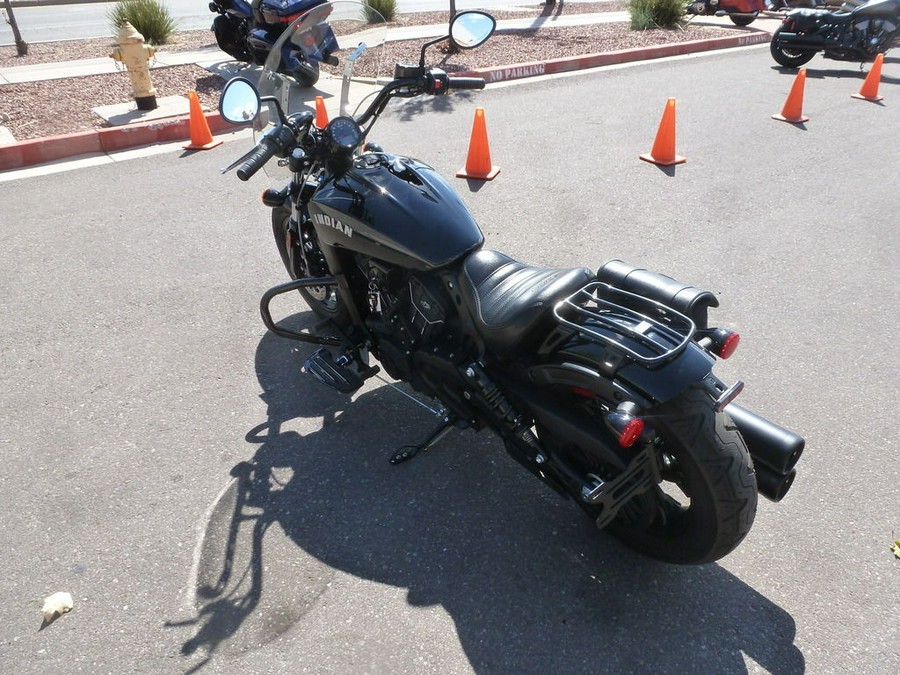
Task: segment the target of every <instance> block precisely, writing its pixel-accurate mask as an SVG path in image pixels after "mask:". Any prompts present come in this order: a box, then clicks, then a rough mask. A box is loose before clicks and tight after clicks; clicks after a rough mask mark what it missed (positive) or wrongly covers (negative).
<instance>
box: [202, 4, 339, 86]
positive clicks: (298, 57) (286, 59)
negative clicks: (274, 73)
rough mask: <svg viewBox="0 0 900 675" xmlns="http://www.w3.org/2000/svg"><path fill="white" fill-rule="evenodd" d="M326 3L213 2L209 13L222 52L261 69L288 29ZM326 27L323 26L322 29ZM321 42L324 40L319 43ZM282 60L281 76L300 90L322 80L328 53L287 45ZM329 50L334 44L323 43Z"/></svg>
mask: <svg viewBox="0 0 900 675" xmlns="http://www.w3.org/2000/svg"><path fill="white" fill-rule="evenodd" d="M324 2H325V0H252V1H251V2H247V0H213V1H212V2H210V3H209V11H211V12H215V13H216V14H217V15H218V16H216V18H215V19H213V23H212V31H213V32H214V33H215V36H216V42H217V43H218V45H219V49H221V50H222V51H223V52H225V53H226V54H228V55H229V56H232V57H233V58H235V59H237V60H238V61H242V62H243V63H246V64H248V65H256V66H261V65H263V64H265V62H266V59H268V58H269V53H270V52H271V50H272V47H274V46H275V43H277V42H278V39H279V38H280V37H281V36H282V34H283V33H284V31H285V29H286V28H287V27H288V26H290V25H291V23H292V22H293V21H294V20H295V19H297V18H298V17H299V16H300V15H301V14H303V13H304V12H306V11H308V10H309V9H311V8H313V7H316V6H319V5H322V4H323V3H324ZM326 28H327V24H325V25H324V26H323V30H324V29H326ZM320 42H321V40H320ZM285 46H286V47H287V50H286V53H285V54H283V55H282V57H281V59H280V63H281V67H282V69H283V70H282V71H281V72H282V73H283V74H285V75H290V76H291V77H293V78H294V79H295V80H296V81H297V84H299V85H300V86H301V87H311V86H313V85H314V84H315V83H316V82H318V80H319V62H320V61H322V60H325V59H326V58H327V53H325V54H316V53H310V54H309V55H308V56H305V55H304V53H303V51H301V50H298V49H296V48H294V47H293V46H292V45H290V43H287V44H286V45H285ZM324 46H325V47H326V48H327V47H332V48H333V47H334V45H328V44H324Z"/></svg>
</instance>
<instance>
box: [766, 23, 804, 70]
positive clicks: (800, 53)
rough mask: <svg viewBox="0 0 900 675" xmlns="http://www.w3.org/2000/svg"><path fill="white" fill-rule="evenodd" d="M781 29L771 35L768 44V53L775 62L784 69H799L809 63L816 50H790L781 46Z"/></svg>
mask: <svg viewBox="0 0 900 675" xmlns="http://www.w3.org/2000/svg"><path fill="white" fill-rule="evenodd" d="M782 30H783V27H779V28H777V29H776V30H775V33H773V34H772V41H771V42H770V43H769V52H771V54H772V58H773V59H775V62H776V63H777V64H778V65H780V66H784V67H785V68H799V67H800V66H802V65H804V64H806V63H809V62H810V61H811V60H812V57H814V56H815V55H816V50H814V49H813V50H809V49H797V48H796V47H795V48H791V47H789V46H786V45H784V44H782V42H781V39H780V36H781V32H782Z"/></svg>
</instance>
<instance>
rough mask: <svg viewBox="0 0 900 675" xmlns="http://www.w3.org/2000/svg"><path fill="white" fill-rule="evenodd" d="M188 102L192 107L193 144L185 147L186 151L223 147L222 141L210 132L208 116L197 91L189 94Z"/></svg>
mask: <svg viewBox="0 0 900 675" xmlns="http://www.w3.org/2000/svg"><path fill="white" fill-rule="evenodd" d="M188 101H189V102H190V105H191V142H190V143H188V144H187V145H185V146H183V147H184V149H185V150H209V149H210V148H214V147H216V146H217V145H222V141H221V140H219V141H217V140H216V139H214V138H213V135H212V132H210V130H209V124H207V122H206V115H204V114H203V108H202V106H201V105H200V99H199V98H198V97H197V92H196V91H189V92H188Z"/></svg>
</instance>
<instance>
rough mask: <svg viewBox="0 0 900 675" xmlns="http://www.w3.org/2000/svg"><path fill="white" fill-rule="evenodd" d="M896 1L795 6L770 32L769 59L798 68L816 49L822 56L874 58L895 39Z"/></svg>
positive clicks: (899, 5) (899, 16) (899, 11)
mask: <svg viewBox="0 0 900 675" xmlns="http://www.w3.org/2000/svg"><path fill="white" fill-rule="evenodd" d="M898 26H900V0H871V1H870V2H867V3H865V4H864V5H860V6H858V7H855V8H854V9H851V10H850V11H849V12H845V11H830V10H824V9H795V10H792V11H790V12H788V15H787V16H786V17H785V18H784V22H783V23H782V25H781V26H779V27H778V29H777V30H776V31H775V33H774V34H773V35H772V41H771V43H770V44H769V49H770V50H771V52H772V58H774V59H775V61H776V62H777V63H778V64H779V65H781V66H784V67H786V68H799V67H800V66H802V65H804V64H805V63H808V62H809V61H810V59H812V57H813V56H815V55H816V53H817V52H823V56H824V57H825V58H826V59H836V60H839V61H859V62H860V63H865V62H868V61H874V60H875V57H876V56H878V54H879V53H884V52H887V50H889V49H890V48H891V47H893V46H894V45H895V44H896V42H897V40H898V37H900V36H898V32H897V28H898Z"/></svg>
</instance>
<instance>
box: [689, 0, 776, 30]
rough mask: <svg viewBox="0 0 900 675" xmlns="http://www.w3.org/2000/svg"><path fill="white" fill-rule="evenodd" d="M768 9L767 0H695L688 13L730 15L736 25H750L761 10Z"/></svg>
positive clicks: (691, 3)
mask: <svg viewBox="0 0 900 675" xmlns="http://www.w3.org/2000/svg"><path fill="white" fill-rule="evenodd" d="M764 11H766V0H694V2H690V3H689V4H688V5H687V13H688V14H692V15H694V16H723V15H728V18H729V19H731V22H732V23H734V24H735V25H736V26H749V25H750V24H751V23H753V22H754V21H755V20H756V17H757V16H759V13H760V12H764Z"/></svg>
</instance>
